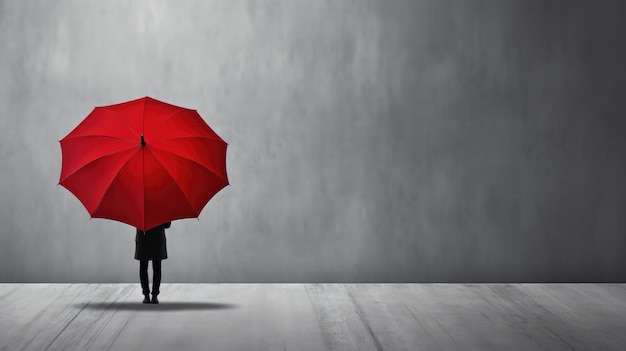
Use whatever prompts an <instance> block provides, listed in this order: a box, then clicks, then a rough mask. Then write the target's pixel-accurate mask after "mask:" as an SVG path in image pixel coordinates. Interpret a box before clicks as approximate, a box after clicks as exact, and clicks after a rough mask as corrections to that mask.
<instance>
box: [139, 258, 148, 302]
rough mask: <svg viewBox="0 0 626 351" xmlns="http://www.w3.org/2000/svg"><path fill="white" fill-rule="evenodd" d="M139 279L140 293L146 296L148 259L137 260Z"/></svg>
mask: <svg viewBox="0 0 626 351" xmlns="http://www.w3.org/2000/svg"><path fill="white" fill-rule="evenodd" d="M139 280H140V281H141V290H142V293H143V294H144V295H146V296H148V295H150V288H149V285H148V284H150V283H149V282H148V260H141V261H139Z"/></svg>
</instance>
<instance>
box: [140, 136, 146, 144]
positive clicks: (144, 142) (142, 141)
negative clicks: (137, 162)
mask: <svg viewBox="0 0 626 351" xmlns="http://www.w3.org/2000/svg"><path fill="white" fill-rule="evenodd" d="M141 146H142V147H143V146H146V141H145V140H144V139H143V134H141Z"/></svg>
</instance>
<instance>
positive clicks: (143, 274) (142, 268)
mask: <svg viewBox="0 0 626 351" xmlns="http://www.w3.org/2000/svg"><path fill="white" fill-rule="evenodd" d="M152 271H153V276H152V295H158V294H159V292H160V290H159V288H160V287H161V260H152ZM139 280H140V281H141V290H142V292H143V294H144V295H148V294H150V282H149V281H148V260H141V261H139Z"/></svg>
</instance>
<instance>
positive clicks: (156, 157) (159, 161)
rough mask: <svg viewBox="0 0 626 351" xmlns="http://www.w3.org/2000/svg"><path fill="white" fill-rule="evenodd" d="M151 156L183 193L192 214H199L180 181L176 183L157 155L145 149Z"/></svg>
mask: <svg viewBox="0 0 626 351" xmlns="http://www.w3.org/2000/svg"><path fill="white" fill-rule="evenodd" d="M147 150H148V151H149V152H150V153H151V154H152V156H153V157H154V159H155V160H156V161H157V162H158V163H159V164H160V165H161V167H163V169H164V170H165V171H166V173H167V174H168V175H169V176H170V178H172V180H174V183H175V184H176V186H177V187H178V190H180V192H181V193H182V194H183V197H184V198H185V200H186V201H187V204H189V207H190V208H191V210H192V211H193V214H194V215H195V216H196V218H197V217H198V216H199V215H200V213H197V212H196V209H195V208H194V207H193V205H192V204H191V202H189V198H188V197H187V193H185V191H184V190H183V188H182V187H181V186H180V183H178V180H176V178H174V177H173V176H172V174H171V173H170V172H169V171H168V170H167V167H165V165H164V164H163V162H161V160H160V159H159V157H158V156H157V155H155V154H154V152H152V150H150V149H147ZM144 196H145V191H144Z"/></svg>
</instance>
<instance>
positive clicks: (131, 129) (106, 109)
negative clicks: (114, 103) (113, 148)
mask: <svg viewBox="0 0 626 351" xmlns="http://www.w3.org/2000/svg"><path fill="white" fill-rule="evenodd" d="M96 108H101V109H103V110H105V111H108V112H111V113H112V114H113V115H114V116H115V117H117V118H119V120H120V121H122V123H124V125H125V126H126V128H128V130H130V131H131V132H133V133H134V134H135V135H137V136H139V134H137V132H136V131H134V130H133V128H131V127H130V126H129V125H128V122H126V121H125V120H124V119H123V118H122V117H121V116H120V115H118V114H117V112H115V111H113V110H109V109H108V108H106V107H102V106H101V107H96Z"/></svg>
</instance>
